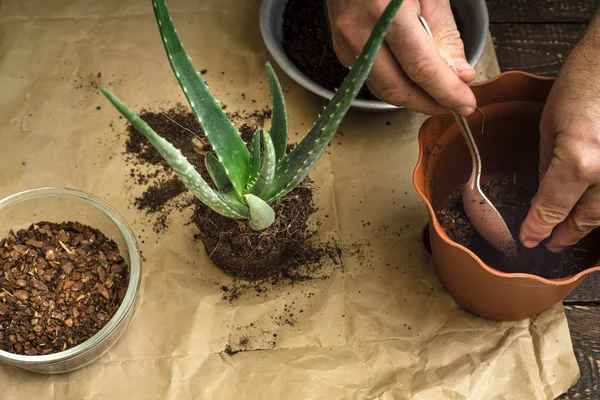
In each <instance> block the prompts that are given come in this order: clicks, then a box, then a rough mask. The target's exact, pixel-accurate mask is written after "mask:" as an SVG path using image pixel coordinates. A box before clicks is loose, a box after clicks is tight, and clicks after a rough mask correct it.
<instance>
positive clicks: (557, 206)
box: [519, 158, 588, 248]
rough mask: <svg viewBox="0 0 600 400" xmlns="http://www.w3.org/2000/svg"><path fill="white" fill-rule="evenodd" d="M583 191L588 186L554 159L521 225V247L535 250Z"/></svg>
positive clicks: (564, 216)
mask: <svg viewBox="0 0 600 400" xmlns="http://www.w3.org/2000/svg"><path fill="white" fill-rule="evenodd" d="M587 188H588V184H587V183H586V182H585V181H582V180H581V179H578V178H577V177H576V176H575V175H574V174H573V172H572V169H571V168H566V167H565V166H564V164H563V163H561V162H560V160H558V159H557V158H554V159H553V160H552V163H551V164H550V167H549V168H548V172H546V174H545V175H544V177H543V178H542V180H541V182H540V185H539V188H538V192H537V194H536V195H535V197H534V198H533V200H532V203H531V208H530V209H529V213H528V214H527V217H526V218H525V221H524V222H523V225H521V231H520V234H519V237H520V240H521V243H523V246H525V247H530V248H531V247H535V246H537V245H538V244H539V243H540V242H541V241H542V240H544V239H546V238H548V237H549V236H550V235H551V234H552V230H553V229H554V228H555V227H556V225H558V224H559V223H561V222H563V221H564V220H565V218H567V216H568V215H569V213H570V212H571V210H572V209H573V207H574V206H575V204H576V203H577V201H578V200H579V199H580V198H581V196H582V195H583V193H584V192H585V191H586V189H587Z"/></svg>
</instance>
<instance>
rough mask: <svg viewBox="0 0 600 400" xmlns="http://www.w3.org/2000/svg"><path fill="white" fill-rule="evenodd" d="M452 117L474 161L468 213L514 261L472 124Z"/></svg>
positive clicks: (465, 203) (467, 195)
mask: <svg viewBox="0 0 600 400" xmlns="http://www.w3.org/2000/svg"><path fill="white" fill-rule="evenodd" d="M419 20H420V21H421V24H423V27H424V28H425V30H426V31H427V34H428V35H429V37H431V38H432V39H433V34H432V33H431V30H430V29H429V25H427V22H426V21H425V18H423V16H421V15H419ZM452 114H453V115H454V119H456V123H457V124H458V126H459V127H460V130H461V132H462V135H463V137H464V139H465V141H466V142H467V147H468V148H469V152H470V153H471V159H472V162H473V168H472V171H471V177H470V178H469V181H468V182H467V183H466V184H465V185H464V187H463V193H462V200H463V206H464V208H465V213H466V214H467V217H469V220H470V221H471V223H472V224H473V226H474V227H475V229H476V230H477V232H479V234H480V235H481V236H483V238H484V239H485V240H487V241H488V243H490V244H491V245H492V246H493V247H494V248H496V250H498V251H500V252H501V253H503V254H504V255H505V256H506V257H508V258H514V257H515V256H516V253H517V245H516V243H515V240H514V238H513V236H512V234H511V233H510V230H509V229H508V226H506V222H504V219H503V218H502V216H501V215H500V213H499V212H498V210H497V209H496V207H494V205H493V204H492V202H491V201H490V200H489V199H488V198H487V197H486V195H485V194H483V192H482V191H481V186H480V180H481V157H480V155H479V149H478V148H477V144H476V143H475V139H474V138H473V135H472V134H471V129H470V128H469V124H468V123H467V120H466V118H465V117H462V116H460V115H458V114H457V113H456V112H454V111H452Z"/></svg>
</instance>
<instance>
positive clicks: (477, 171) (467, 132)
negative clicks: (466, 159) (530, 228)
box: [419, 15, 481, 190]
mask: <svg viewBox="0 0 600 400" xmlns="http://www.w3.org/2000/svg"><path fill="white" fill-rule="evenodd" d="M419 21H421V25H423V28H425V31H426V32H427V34H428V35H429V37H430V38H432V39H433V33H431V29H429V25H428V24H427V21H425V18H423V16H422V15H419ZM452 114H453V115H454V119H456V123H457V124H458V126H459V127H460V131H461V132H462V135H463V137H464V138H465V142H467V147H468V148H469V153H471V160H472V162H473V168H472V170H471V178H469V186H471V188H477V189H478V190H479V179H480V178H481V157H480V156H479V149H478V148H477V143H475V139H474V138H473V134H472V133H471V128H469V124H468V123H467V119H466V118H465V117H462V116H460V115H458V114H457V113H456V112H454V111H452Z"/></svg>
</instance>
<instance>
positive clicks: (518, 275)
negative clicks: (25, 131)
mask: <svg viewBox="0 0 600 400" xmlns="http://www.w3.org/2000/svg"><path fill="white" fill-rule="evenodd" d="M511 75H521V76H525V77H528V78H530V79H535V80H541V81H553V80H555V78H553V77H545V76H539V75H534V74H531V73H529V72H524V71H507V72H502V73H500V74H499V75H497V76H495V77H493V78H491V79H489V80H487V81H483V82H479V83H475V84H472V85H470V86H471V87H472V88H473V87H481V86H485V85H488V84H490V83H492V82H495V81H498V80H501V79H504V78H505V77H507V76H511ZM435 118H438V117H436V116H433V117H430V118H428V119H427V120H426V121H425V123H424V124H423V127H424V126H426V125H428V124H430V123H431V122H432V121H433V120H434V119H435ZM423 135H424V129H420V130H419V135H418V139H417V140H418V142H419V157H418V159H417V163H416V166H415V168H414V170H413V176H412V179H413V186H414V188H415V190H416V191H417V193H418V194H419V196H421V199H422V200H423V202H424V203H425V205H426V206H427V211H428V213H429V217H430V220H431V221H432V223H430V224H429V225H430V229H431V225H433V228H434V229H435V231H436V232H437V233H438V235H439V236H440V238H441V239H442V240H443V241H444V242H445V243H446V244H448V245H449V246H452V247H454V248H457V249H459V250H461V251H464V252H465V253H467V254H468V255H469V256H471V257H472V258H473V259H475V260H476V261H477V263H478V264H479V266H480V267H481V268H482V269H483V270H485V271H486V272H488V273H490V274H492V275H495V276H498V277H500V278H508V279H531V280H534V281H538V282H540V283H543V284H546V285H552V286H563V285H570V284H572V283H574V282H576V281H578V280H580V279H581V278H583V277H584V276H586V275H589V274H591V273H592V272H596V271H600V264H599V262H600V261H597V262H596V263H597V264H596V265H595V266H592V267H590V268H587V269H585V270H583V271H581V272H579V273H577V274H575V275H570V276H567V277H565V278H559V279H546V278H542V277H541V276H537V275H533V274H528V273H523V272H502V271H499V270H497V269H495V268H492V267H490V266H489V265H487V264H486V263H484V262H483V261H482V260H481V258H479V256H478V255H477V254H475V253H474V252H473V251H471V250H469V249H468V248H467V247H465V246H463V245H461V244H459V243H456V242H454V241H453V240H452V239H450V237H449V236H448V235H447V234H446V232H445V231H444V229H443V228H442V226H441V225H440V223H439V221H438V219H437V217H436V216H435V210H434V209H433V206H432V205H431V202H430V201H429V199H428V198H427V196H426V195H425V193H423V191H421V190H420V189H419V187H418V186H417V171H418V170H419V169H420V168H422V167H423V166H422V165H423V163H424V162H425V155H424V153H425V152H424V146H423Z"/></svg>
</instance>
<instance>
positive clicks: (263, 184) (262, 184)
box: [248, 130, 277, 197]
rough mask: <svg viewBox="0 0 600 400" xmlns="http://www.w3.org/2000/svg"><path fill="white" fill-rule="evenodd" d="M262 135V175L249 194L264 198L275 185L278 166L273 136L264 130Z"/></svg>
mask: <svg viewBox="0 0 600 400" xmlns="http://www.w3.org/2000/svg"><path fill="white" fill-rule="evenodd" d="M262 134H263V143H264V151H263V156H262V165H261V167H260V174H259V175H258V179H257V180H256V183H255V184H254V185H253V186H252V187H251V188H250V189H249V190H248V193H252V194H254V195H256V196H259V197H260V196H262V194H263V193H264V192H265V191H266V190H267V189H268V188H269V186H271V184H272V183H273V179H275V165H276V164H277V156H276V155H275V147H274V145H273V140H272V139H271V135H269V132H267V131H266V130H263V131H262Z"/></svg>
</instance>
